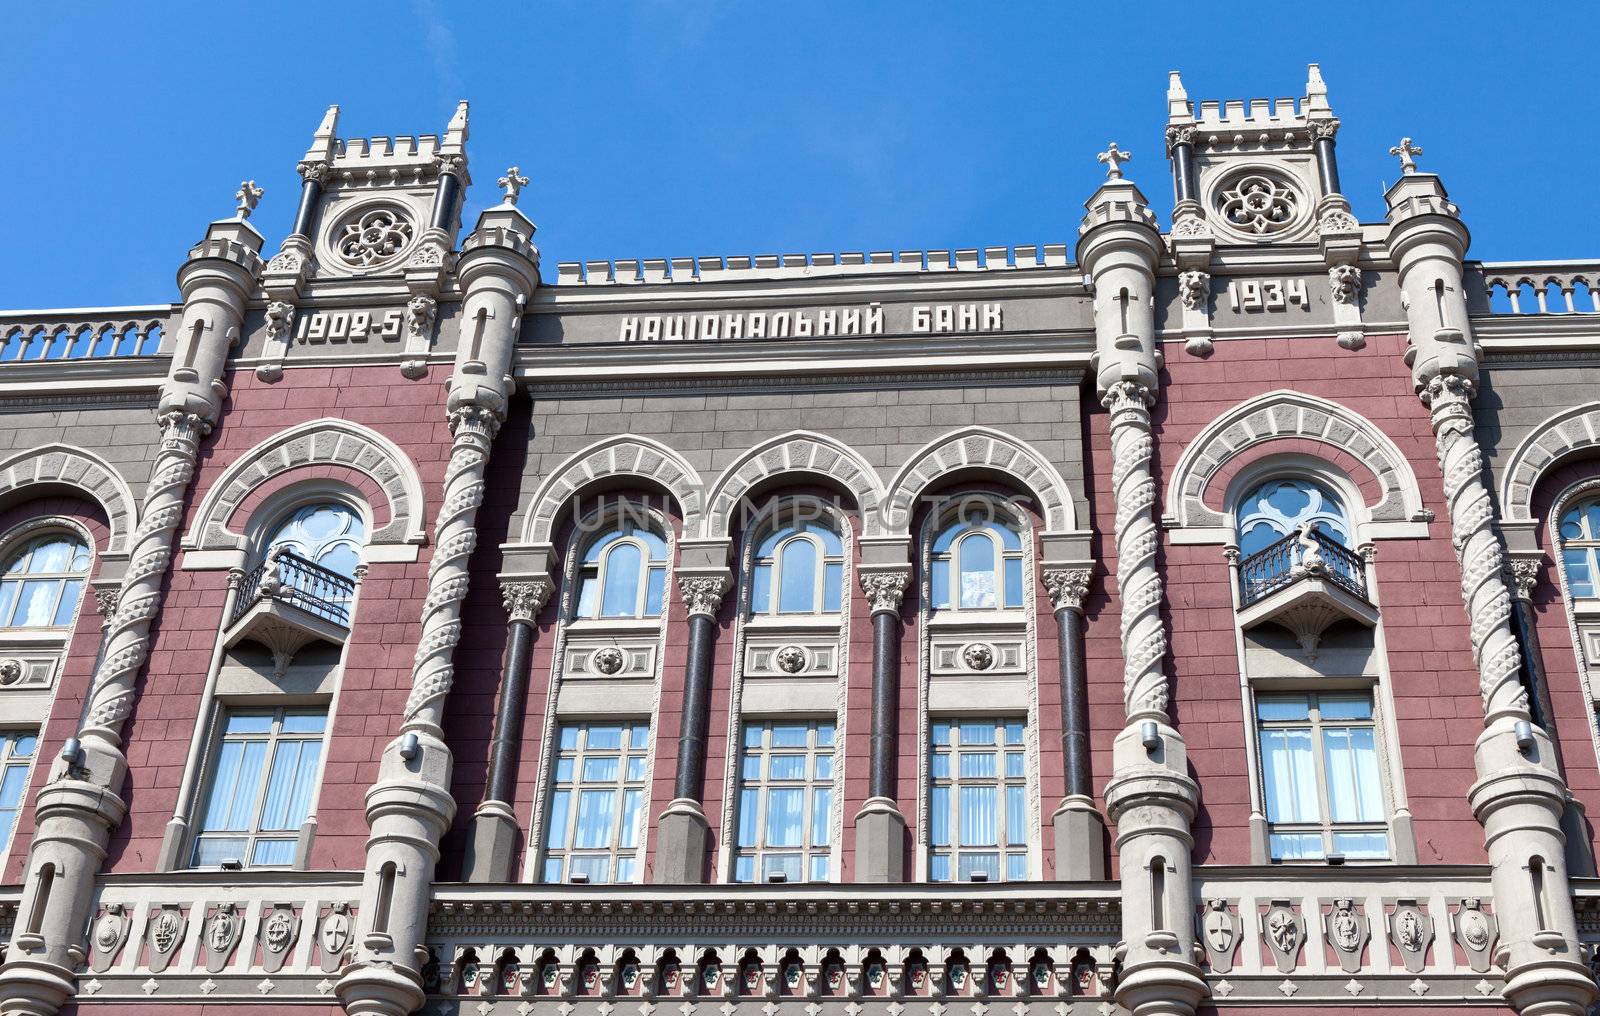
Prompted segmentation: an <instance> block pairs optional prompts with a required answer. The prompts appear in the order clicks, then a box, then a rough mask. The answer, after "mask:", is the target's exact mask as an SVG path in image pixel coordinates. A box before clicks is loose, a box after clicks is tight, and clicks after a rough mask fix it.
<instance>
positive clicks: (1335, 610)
mask: <svg viewBox="0 0 1600 1016" xmlns="http://www.w3.org/2000/svg"><path fill="white" fill-rule="evenodd" d="M1344 620H1350V621H1355V622H1356V623H1358V624H1362V625H1365V626H1366V627H1368V628H1371V627H1374V626H1375V625H1376V624H1377V623H1378V611H1377V608H1376V607H1374V606H1373V605H1372V602H1371V600H1370V599H1368V597H1367V580H1366V568H1365V566H1364V564H1363V562H1362V560H1361V558H1360V556H1359V555H1357V554H1355V553H1354V552H1352V551H1351V550H1350V549H1349V548H1348V547H1346V546H1344V545H1343V544H1341V543H1340V542H1339V541H1337V540H1335V539H1334V538H1332V537H1331V536H1328V535H1327V534H1326V533H1323V532H1321V531H1320V530H1316V529H1311V528H1307V527H1301V528H1300V529H1297V530H1296V531H1294V532H1293V533H1290V534H1289V535H1288V536H1285V537H1284V538H1283V539H1281V540H1278V541H1277V542H1276V543H1273V544H1271V545H1269V546H1267V547H1265V548H1263V549H1262V550H1260V551H1257V552H1256V553H1254V554H1251V555H1250V556H1249V557H1247V558H1245V559H1244V560H1243V561H1241V562H1239V624H1240V626H1241V627H1243V628H1246V629H1249V628H1254V627H1256V626H1257V625H1261V624H1266V623H1268V622H1272V623H1274V624H1278V625H1281V626H1283V627H1284V628H1287V629H1288V630H1289V631H1290V632H1291V633H1293V634H1294V637H1295V640H1296V641H1297V642H1299V643H1300V648H1301V649H1302V650H1304V651H1305V654H1306V657H1307V659H1310V660H1315V659H1316V658H1317V646H1318V645H1319V643H1320V642H1321V640H1322V633H1323V632H1325V631H1327V630H1328V628H1329V627H1331V626H1332V625H1334V624H1336V623H1338V622H1339V621H1344Z"/></svg>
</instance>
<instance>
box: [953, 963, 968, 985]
mask: <svg viewBox="0 0 1600 1016" xmlns="http://www.w3.org/2000/svg"><path fill="white" fill-rule="evenodd" d="M966 985H967V965H966V964H965V963H952V964H950V986H951V987H953V988H955V989H956V990H957V991H960V990H961V989H962V988H964V987H966Z"/></svg>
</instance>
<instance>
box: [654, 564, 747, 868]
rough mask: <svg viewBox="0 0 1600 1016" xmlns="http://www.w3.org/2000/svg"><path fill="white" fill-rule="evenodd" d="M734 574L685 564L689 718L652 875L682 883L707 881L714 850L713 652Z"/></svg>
mask: <svg viewBox="0 0 1600 1016" xmlns="http://www.w3.org/2000/svg"><path fill="white" fill-rule="evenodd" d="M730 584H731V583H730V581H729V576H728V575H727V574H726V573H723V574H714V575H713V574H700V573H686V572H683V571H681V570H680V572H679V575H678V591H679V592H680V593H682V594H683V604H684V607H685V608H686V609H687V610H688V612H689V658H688V661H687V662H686V663H685V664H684V674H683V720H682V726H680V727H679V730H678V768H677V772H676V773H675V774H674V779H673V784H672V801H671V802H670V803H669V804H668V805H667V809H666V811H664V812H662V813H661V823H660V830H659V833H658V834H657V836H656V857H655V867H654V868H653V870H652V873H653V878H652V881H654V882H656V883H657V884H666V885H681V884H686V883H695V882H704V881H705V880H706V861H707V859H708V858H709V857H710V856H711V823H710V821H709V820H708V819H707V818H706V813H705V808H704V807H703V806H702V803H701V798H703V797H704V796H705V785H706V736H707V730H708V729H709V727H710V724H711V654H712V651H713V650H714V649H715V648H716V640H717V608H718V607H720V606H721V605H722V597H723V596H724V595H726V593H727V592H728V587H729V585H730Z"/></svg>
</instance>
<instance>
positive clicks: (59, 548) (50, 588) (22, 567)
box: [0, 532, 89, 628]
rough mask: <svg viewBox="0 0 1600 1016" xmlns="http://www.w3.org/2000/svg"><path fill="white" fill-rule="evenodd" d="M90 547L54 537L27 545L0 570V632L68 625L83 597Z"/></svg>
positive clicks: (63, 536) (59, 534)
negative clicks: (6, 629)
mask: <svg viewBox="0 0 1600 1016" xmlns="http://www.w3.org/2000/svg"><path fill="white" fill-rule="evenodd" d="M88 571H89V545H88V544H86V543H84V542H83V540H82V539H81V538H79V537H78V536H76V535H73V534H71V533H65V532H56V533H51V534H49V535H47V536H40V537H36V538H35V539H33V540H30V541H28V543H27V544H26V545H24V546H23V547H22V549H21V550H18V551H16V552H15V553H14V554H12V555H11V556H10V557H9V558H7V559H6V562H5V567H4V569H3V570H0V627H4V628H53V627H61V626H64V625H69V624H71V623H72V618H73V616H74V614H75V613H76V611H77V609H78V600H79V598H80V597H81V596H82V595H83V580H84V577H85V576H86V575H87V574H88Z"/></svg>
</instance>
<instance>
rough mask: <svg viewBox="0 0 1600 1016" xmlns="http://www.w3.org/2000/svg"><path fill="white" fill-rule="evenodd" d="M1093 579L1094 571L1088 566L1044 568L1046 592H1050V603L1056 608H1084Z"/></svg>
mask: <svg viewBox="0 0 1600 1016" xmlns="http://www.w3.org/2000/svg"><path fill="white" fill-rule="evenodd" d="M1092 581H1094V572H1093V571H1092V570H1090V569H1088V568H1046V569H1045V570H1044V588H1045V592H1047V593H1049V594H1050V605H1051V607H1052V608H1054V609H1055V610H1082V609H1083V601H1084V598H1085V597H1087V596H1088V595H1089V584H1090V583H1091V582H1092Z"/></svg>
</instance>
